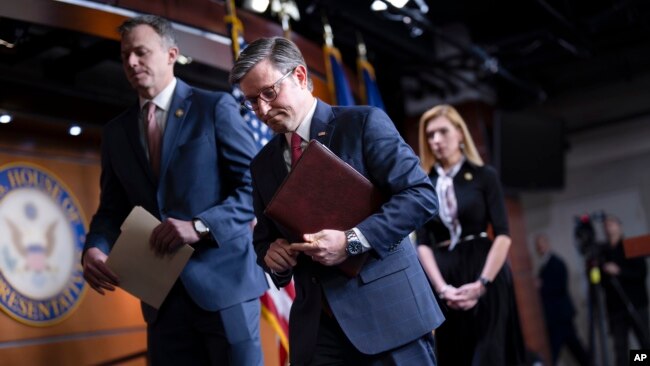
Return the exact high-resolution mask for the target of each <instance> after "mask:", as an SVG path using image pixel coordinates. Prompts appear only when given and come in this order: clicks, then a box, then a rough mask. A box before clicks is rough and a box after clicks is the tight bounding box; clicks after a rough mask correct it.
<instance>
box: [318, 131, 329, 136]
mask: <svg viewBox="0 0 650 366" xmlns="http://www.w3.org/2000/svg"><path fill="white" fill-rule="evenodd" d="M325 135H327V132H325V131H321V132H319V133H318V137H323V136H325Z"/></svg>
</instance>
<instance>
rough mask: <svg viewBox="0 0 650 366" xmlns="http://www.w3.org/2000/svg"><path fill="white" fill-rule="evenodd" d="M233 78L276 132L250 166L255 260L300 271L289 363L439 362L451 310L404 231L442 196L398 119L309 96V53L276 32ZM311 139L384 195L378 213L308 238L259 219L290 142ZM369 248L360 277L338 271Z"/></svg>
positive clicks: (279, 280)
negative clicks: (436, 336)
mask: <svg viewBox="0 0 650 366" xmlns="http://www.w3.org/2000/svg"><path fill="white" fill-rule="evenodd" d="M230 82H231V83H239V85H240V87H241V89H242V91H243V92H244V95H245V96H246V101H245V102H244V106H245V107H247V108H250V109H252V110H254V111H255V113H256V114H257V116H258V117H259V118H260V119H261V120H262V121H264V123H266V124H267V125H268V126H269V127H270V128H271V129H272V130H273V131H274V132H276V133H277V135H276V136H275V137H274V138H273V139H272V140H271V141H270V142H269V143H268V144H267V145H266V146H265V147H264V148H263V149H262V150H261V151H260V153H259V154H258V155H257V156H256V158H255V159H254V160H253V162H252V164H251V172H252V176H253V204H254V207H255V214H256V217H257V220H258V222H257V225H256V226H255V231H254V234H253V242H254V245H255V250H256V252H257V262H258V263H259V264H260V266H262V267H263V268H264V269H265V270H266V271H267V272H269V273H271V276H272V278H273V281H274V282H275V284H276V285H277V286H285V285H286V284H287V283H288V282H289V281H290V280H291V278H292V277H293V278H294V280H295V286H296V298H295V301H294V303H293V306H292V308H291V315H290V321H289V327H290V331H289V337H290V339H289V346H290V358H291V364H292V365H322V364H328V365H380V364H381V365H435V363H436V362H435V356H434V344H433V337H432V330H433V329H435V328H436V327H437V326H438V325H440V324H441V323H442V322H443V320H444V318H443V316H442V314H441V312H440V309H439V308H438V304H437V303H436V301H435V299H434V298H433V295H432V291H431V288H430V286H429V284H428V282H427V278H426V276H425V275H424V272H423V271H422V268H421V266H420V263H419V262H418V258H417V255H416V253H415V250H414V248H413V246H412V245H411V243H410V241H409V239H408V234H409V233H410V232H411V231H413V230H415V229H416V228H417V227H418V226H420V225H422V224H423V223H424V222H425V221H427V220H428V219H430V218H431V217H432V216H433V215H434V214H435V213H436V211H437V200H436V197H435V191H434V189H433V187H432V186H431V184H430V182H429V179H428V178H427V176H426V174H425V173H424V172H423V171H422V170H421V169H420V168H419V162H418V158H417V157H416V156H415V154H414V153H413V151H412V150H411V148H410V147H409V146H408V145H407V144H406V143H405V142H404V140H403V139H402V138H401V137H400V135H399V134H398V133H397V130H396V129H395V126H394V125H393V123H392V121H391V120H390V119H389V118H388V116H387V115H386V114H385V113H383V112H382V111H381V110H379V109H376V108H370V107H331V106H329V105H327V104H325V103H323V102H322V101H320V100H317V99H316V98H314V96H313V95H312V93H311V89H312V85H311V80H310V78H309V76H308V71H307V67H306V64H305V61H304V59H303V56H302V54H301V53H300V51H299V50H298V48H297V47H296V45H295V44H294V43H292V42H291V41H289V40H286V39H284V38H280V37H276V38H264V39H259V40H257V41H255V42H253V43H251V44H250V45H249V46H248V47H247V48H246V49H245V50H244V51H243V52H242V54H241V55H240V57H239V59H238V60H237V61H236V62H235V65H234V66H233V69H232V70H231V74H230ZM310 139H316V140H318V141H320V142H321V143H323V144H325V145H326V146H328V147H329V148H330V149H331V150H332V151H333V152H334V153H335V154H336V155H338V156H339V157H340V158H342V159H343V160H344V161H346V162H347V163H348V164H350V165H351V166H352V167H354V168H355V169H356V170H357V171H359V172H360V173H361V174H363V175H364V176H366V177H367V178H368V179H370V180H371V181H372V182H373V183H374V184H375V185H376V186H377V187H379V188H380V189H381V190H382V191H383V192H384V193H385V195H386V197H388V200H387V201H386V203H384V204H383V206H382V207H381V209H380V211H379V212H377V213H376V214H374V215H371V216H370V217H368V218H366V219H365V220H363V221H362V222H359V223H358V224H357V225H356V226H355V227H353V228H349V230H346V231H338V230H328V229H326V230H322V231H320V232H317V233H308V234H305V235H304V237H295V236H294V235H292V234H291V233H290V232H288V231H287V230H285V229H284V228H283V227H282V226H281V225H278V224H277V223H275V222H274V221H273V220H271V219H269V218H268V217H266V216H264V213H263V212H264V209H265V207H266V205H267V204H268V203H269V201H270V200H271V198H272V197H273V195H274V193H275V192H276V190H277V189H278V187H279V186H280V184H281V183H282V181H283V179H284V178H285V177H286V176H287V174H288V172H289V170H290V169H291V161H292V153H294V151H295V150H293V149H290V146H292V145H293V146H294V147H295V148H296V149H298V150H300V149H301V148H304V147H305V146H306V144H307V142H308V141H309V140H310ZM292 140H293V143H291V142H290V141H292ZM294 159H295V158H294ZM322 174H327V172H322ZM323 199H325V200H326V199H327V197H323ZM286 209H287V210H290V209H291V207H287V208H286ZM350 209H351V210H353V209H354V207H350ZM313 214H314V215H318V214H319V213H318V212H314V213H313ZM366 251H369V252H370V257H369V259H368V261H367V262H366V263H365V265H364V266H363V268H362V269H361V272H360V273H359V275H358V276H357V277H355V278H348V277H346V276H345V275H344V274H343V273H342V272H340V271H339V269H337V267H336V265H337V264H339V263H341V262H342V261H344V260H345V259H346V258H348V257H349V256H354V255H359V254H360V253H362V252H366Z"/></svg>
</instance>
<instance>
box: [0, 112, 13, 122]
mask: <svg viewBox="0 0 650 366" xmlns="http://www.w3.org/2000/svg"><path fill="white" fill-rule="evenodd" d="M13 119H14V118H13V117H12V116H11V114H9V113H0V123H9V122H11V120H13Z"/></svg>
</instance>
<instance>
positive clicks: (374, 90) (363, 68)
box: [357, 57, 386, 111]
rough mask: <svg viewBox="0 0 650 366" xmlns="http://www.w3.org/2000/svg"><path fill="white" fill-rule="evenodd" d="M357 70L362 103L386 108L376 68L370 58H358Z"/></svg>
mask: <svg viewBox="0 0 650 366" xmlns="http://www.w3.org/2000/svg"><path fill="white" fill-rule="evenodd" d="M357 72H358V74H359V76H358V77H359V94H360V95H361V104H367V105H371V106H373V107H377V108H381V109H382V110H384V111H385V110H386V108H385V107H384V101H383V100H382V99H381V94H380V93H379V88H378V87H377V82H376V81H375V69H374V68H373V67H372V65H371V64H370V62H368V60H365V59H364V58H362V57H359V58H358V59H357Z"/></svg>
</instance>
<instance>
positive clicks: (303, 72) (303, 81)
mask: <svg viewBox="0 0 650 366" xmlns="http://www.w3.org/2000/svg"><path fill="white" fill-rule="evenodd" d="M294 74H295V75H296V77H297V78H298V85H300V86H301V87H303V88H306V87H307V85H308V84H309V78H308V76H307V68H306V67H305V66H304V65H298V66H296V69H295V70H294Z"/></svg>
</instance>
